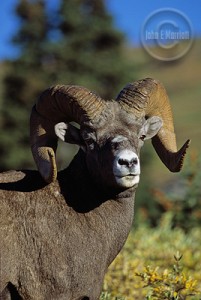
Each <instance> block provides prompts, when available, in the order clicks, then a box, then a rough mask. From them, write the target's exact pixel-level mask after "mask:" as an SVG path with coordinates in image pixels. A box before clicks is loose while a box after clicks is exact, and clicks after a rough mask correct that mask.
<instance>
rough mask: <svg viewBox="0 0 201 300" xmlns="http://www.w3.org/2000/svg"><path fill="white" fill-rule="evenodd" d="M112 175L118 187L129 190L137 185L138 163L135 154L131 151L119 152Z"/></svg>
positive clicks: (138, 176)
mask: <svg viewBox="0 0 201 300" xmlns="http://www.w3.org/2000/svg"><path fill="white" fill-rule="evenodd" d="M113 174H114V176H115V179H116V182H117V183H118V185H119V186H121V187H125V188H131V187H133V186H134V185H136V184H138V183H139V180H140V162H139V158H138V156H137V154H135V153H134V152H133V151H131V150H122V151H120V152H119V153H118V154H117V156H116V158H115V160H114V164H113Z"/></svg>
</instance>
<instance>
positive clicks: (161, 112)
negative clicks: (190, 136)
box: [116, 78, 190, 172]
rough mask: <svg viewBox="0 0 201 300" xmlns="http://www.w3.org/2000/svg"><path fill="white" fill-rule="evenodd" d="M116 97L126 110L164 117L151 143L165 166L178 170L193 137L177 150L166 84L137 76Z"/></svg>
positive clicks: (138, 113)
mask: <svg viewBox="0 0 201 300" xmlns="http://www.w3.org/2000/svg"><path fill="white" fill-rule="evenodd" d="M116 100H117V101H118V102H119V104H120V105H121V107H122V108H123V109H124V110H126V111H127V112H129V113H133V114H134V115H135V116H136V117H138V118H141V117H145V118H148V117H151V116H158V117H160V118H161V119H162V120H163V126H162V128H161V129H160V130H159V132H158V134H157V135H156V136H154V137H153V138H152V144H153V146H154V148H155V150H156V152H157V154H158V156H159V157H160V159H161V161H162V162H163V163H164V164H165V165H166V167H167V168H168V169H169V170H170V171H171V172H179V171H180V170H181V168H182V165H183V160H184V156H185V154H186V149H187V148H188V146H189V144H190V140H187V141H186V143H185V144H184V145H183V146H182V147H181V149H180V150H179V151H178V150H177V143H176V136H175V133H174V124H173V116H172V111H171V106H170V103H169V99H168V96H167V93H166V90H165V88H164V86H163V85H162V84H161V83H160V82H159V81H157V80H155V79H151V78H146V79H143V80H138V81H136V82H133V83H130V84H128V85H126V86H125V87H124V89H123V90H122V91H121V92H120V93H119V95H118V96H117V99H116Z"/></svg>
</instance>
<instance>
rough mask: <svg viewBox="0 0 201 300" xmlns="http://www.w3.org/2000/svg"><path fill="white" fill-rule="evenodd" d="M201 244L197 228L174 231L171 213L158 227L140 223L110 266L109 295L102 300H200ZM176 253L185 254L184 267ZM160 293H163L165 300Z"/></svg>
mask: <svg viewBox="0 0 201 300" xmlns="http://www.w3.org/2000/svg"><path fill="white" fill-rule="evenodd" d="M200 245H201V228H199V227H197V228H196V227H195V228H193V229H192V230H189V231H188V233H187V232H185V231H184V230H183V229H181V228H174V229H172V213H171V212H168V213H166V214H164V215H163V217H162V219H161V223H160V226H159V227H156V228H151V227H148V226H146V225H145V224H141V226H139V227H138V228H137V229H136V230H134V231H132V232H131V233H130V235H129V238H128V240H127V242H126V244H125V246H124V248H123V250H122V251H121V252H120V254H119V255H118V256H117V258H116V259H115V261H114V262H113V263H112V265H111V266H110V267H109V270H108V272H107V274H106V277H105V282H104V289H103V291H104V292H107V294H106V295H107V296H106V298H102V299H105V300H106V299H107V300H114V299H119V298H120V297H124V298H123V299H126V300H142V299H149V300H156V299H158V300H162V299H167V300H169V299H172V300H180V299H189V300H190V299H191V300H200V299H201V294H200V295H199V291H201V251H200ZM177 253H182V255H183V256H182V264H181V262H180V255H179V254H177ZM174 256H175V258H174ZM181 266H182V269H181ZM136 274H137V275H136ZM140 274H141V275H140ZM154 278H155V279H154ZM159 279H160V280H159ZM146 280H147V281H146ZM167 284H169V286H168V285H167ZM145 285H146V286H147V287H146V288H145V287H144V286H145ZM166 285H167V289H166V290H165V287H166ZM179 287H180V288H181V287H182V289H181V290H178V289H179ZM157 293H158V294H157ZM160 293H164V295H163V298H162V296H161V294H160ZM168 293H169V294H168ZM190 294H195V295H190ZM165 296H166V298H164V297H165ZM118 297H119V298H118ZM157 297H158V298H157ZM168 297H169V298H168ZM171 297H172V298H171ZM179 297H180V298H179ZM182 297H183V298H182ZM120 299H122V298H120Z"/></svg>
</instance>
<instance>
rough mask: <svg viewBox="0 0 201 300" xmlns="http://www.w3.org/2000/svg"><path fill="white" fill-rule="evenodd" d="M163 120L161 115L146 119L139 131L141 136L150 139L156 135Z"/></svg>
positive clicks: (143, 138)
mask: <svg viewBox="0 0 201 300" xmlns="http://www.w3.org/2000/svg"><path fill="white" fill-rule="evenodd" d="M162 125H163V121H162V119H161V118H160V117H155V116H154V117H151V118H149V119H147V120H146V121H145V123H144V124H143V126H142V128H141V129H140V132H139V138H140V139H142V140H148V139H151V138H152V137H154V136H155V135H156V134H157V133H158V131H159V130H160V129H161V127H162Z"/></svg>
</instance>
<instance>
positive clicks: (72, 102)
mask: <svg viewBox="0 0 201 300" xmlns="http://www.w3.org/2000/svg"><path fill="white" fill-rule="evenodd" d="M104 107H105V103H104V101H103V99H101V98H100V97H98V96H97V95H95V94H94V93H92V92H91V91H89V90H88V89H86V88H84V87H80V86H59V85H58V86H55V87H52V88H49V89H47V90H45V91H44V92H43V93H42V94H41V96H40V97H39V99H38V101H37V103H36V105H34V107H33V109H32V112H31V117H30V142H31V149H32V154H33V157H34V160H35V162H36V165H37V167H38V170H39V172H40V174H41V176H42V177H43V178H44V180H45V181H46V182H48V183H50V182H52V181H54V180H55V179H56V177H57V167H56V161H55V155H56V149H57V137H56V135H55V132H54V126H55V124H56V123H58V122H71V121H75V122H77V123H78V124H80V125H81V124H82V123H83V122H88V121H89V122H90V121H91V122H92V123H93V122H95V121H96V120H97V119H98V118H99V116H100V114H101V113H102V111H103V110H104Z"/></svg>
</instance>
